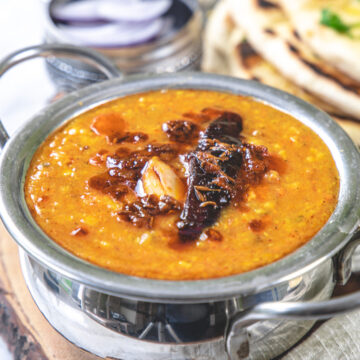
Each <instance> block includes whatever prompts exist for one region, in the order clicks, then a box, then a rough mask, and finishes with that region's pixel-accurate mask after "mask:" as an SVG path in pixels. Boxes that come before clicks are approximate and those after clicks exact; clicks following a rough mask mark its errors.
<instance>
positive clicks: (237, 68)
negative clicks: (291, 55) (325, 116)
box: [202, 1, 344, 116]
mask: <svg viewBox="0 0 360 360" xmlns="http://www.w3.org/2000/svg"><path fill="white" fill-rule="evenodd" d="M228 5H229V4H228V3H227V2H226V1H220V2H219V3H218V5H217V6H216V7H215V8H214V10H213V12H212V13H211V16H210V17H209V19H208V23H207V26H206V29H205V33H204V39H205V45H204V55H203V61H202V70H203V71H207V72H214V73H217V74H223V75H231V76H236V77H240V78H243V79H250V80H257V81H259V82H262V83H264V84H266V85H269V86H273V87H276V88H278V89H280V90H283V91H286V92H289V93H290V94H293V95H295V96H298V97H300V98H302V99H303V100H305V101H308V102H310V103H312V104H313V105H315V106H317V107H319V108H321V109H323V110H324V111H326V112H328V113H331V114H334V115H335V114H336V115H340V116H344V113H343V112H341V111H339V110H338V109H336V108H335V107H333V106H331V105H329V104H328V103H326V102H324V101H321V100H320V99H318V98H316V97H315V96H313V95H311V94H309V93H308V92H306V91H304V90H303V89H301V88H300V87H298V86H297V85H295V84H293V83H292V82H291V81H289V80H288V79H287V78H285V77H284V76H283V75H281V74H280V73H279V72H278V71H277V70H276V68H275V67H274V66H272V65H271V64H270V63H269V62H267V61H266V60H264V58H262V57H261V56H260V55H259V54H258V53H257V52H256V51H255V50H254V49H253V48H252V47H251V45H250V44H249V43H248V42H247V41H246V39H245V36H244V32H243V31H242V30H241V29H240V28H239V27H236V26H235V24H234V21H233V20H232V18H231V10H230V9H229V8H228Z"/></svg>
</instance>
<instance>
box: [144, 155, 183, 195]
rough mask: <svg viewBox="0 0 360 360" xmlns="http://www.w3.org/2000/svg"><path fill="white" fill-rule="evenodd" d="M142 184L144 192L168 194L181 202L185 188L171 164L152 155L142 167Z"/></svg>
mask: <svg viewBox="0 0 360 360" xmlns="http://www.w3.org/2000/svg"><path fill="white" fill-rule="evenodd" d="M141 180H142V186H143V189H144V192H145V193H146V194H149V195H150V194H155V195H157V196H162V195H169V196H171V197H173V198H174V199H176V200H178V201H180V202H183V201H184V199H185V193H186V188H185V185H184V183H183V182H182V181H181V179H180V178H179V177H178V176H177V175H176V173H175V171H174V170H173V169H172V167H171V166H169V165H167V164H165V163H164V162H163V161H161V160H160V159H159V158H158V157H157V156H154V157H152V158H151V159H150V160H149V161H148V162H147V164H146V165H145V167H144V170H143V175H142V178H141Z"/></svg>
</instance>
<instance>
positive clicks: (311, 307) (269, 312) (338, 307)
mask: <svg viewBox="0 0 360 360" xmlns="http://www.w3.org/2000/svg"><path fill="white" fill-rule="evenodd" d="M359 244H360V231H359V230H358V231H357V232H356V233H355V234H354V235H353V237H352V238H351V240H350V241H349V242H348V243H347V245H345V247H344V248H343V249H342V250H341V251H340V253H339V254H338V255H337V256H336V258H335V261H334V264H335V280H340V283H342V284H343V283H344V279H345V278H347V277H348V268H349V265H348V264H349V261H351V260H350V259H351V256H352V254H353V252H354V250H355V248H356V247H357V246H358V245H359ZM339 274H340V276H339ZM358 308H360V290H359V291H356V292H354V293H352V294H350V295H345V296H340V297H337V298H334V299H330V300H326V301H319V302H317V301H304V302H282V301H276V302H265V303H260V304H258V305H255V306H254V307H252V308H250V309H247V310H244V311H241V312H238V313H236V314H235V315H234V316H233V317H232V318H231V319H230V320H229V323H228V326H227V329H226V332H225V347H226V351H227V353H228V355H229V358H230V360H240V359H247V358H248V356H249V354H250V352H251V348H250V342H249V334H248V332H247V330H246V327H248V326H250V325H252V324H253V323H255V322H257V321H260V320H270V319H284V320H321V319H329V318H331V317H334V316H336V315H341V314H344V313H346V312H349V311H352V310H355V309H358Z"/></svg>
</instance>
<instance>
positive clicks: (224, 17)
mask: <svg viewBox="0 0 360 360" xmlns="http://www.w3.org/2000/svg"><path fill="white" fill-rule="evenodd" d="M227 5H228V4H227V3H226V2H225V1H219V2H218V3H217V5H216V6H215V8H214V9H213V10H212V12H211V14H210V16H209V18H208V21H207V24H206V28H205V32H204V46H203V56H202V64H201V68H202V70H203V71H206V72H214V73H217V74H222V75H233V76H238V77H242V78H247V74H246V72H242V71H241V70H240V71H239V72H238V73H236V75H235V74H233V70H232V69H231V68H230V62H231V57H232V48H233V47H234V46H236V45H237V44H238V43H240V42H241V41H242V40H243V39H244V32H243V31H242V30H241V29H239V28H238V27H236V26H235V24H234V22H233V21H232V19H231V18H230V16H229V15H228V6H227Z"/></svg>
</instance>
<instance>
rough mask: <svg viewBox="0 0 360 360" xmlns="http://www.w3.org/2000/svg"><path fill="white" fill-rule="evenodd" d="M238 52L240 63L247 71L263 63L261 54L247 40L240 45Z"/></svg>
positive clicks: (237, 48)
mask: <svg viewBox="0 0 360 360" xmlns="http://www.w3.org/2000/svg"><path fill="white" fill-rule="evenodd" d="M236 51H237V53H238V55H239V60H240V62H241V63H242V65H243V66H244V67H245V68H246V69H250V68H252V67H253V66H256V64H258V63H259V62H261V61H262V59H261V57H260V56H259V54H258V53H257V52H256V51H255V50H254V48H253V47H252V46H251V45H250V43H249V42H248V41H247V40H244V41H242V42H241V43H240V44H238V45H237V47H236Z"/></svg>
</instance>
